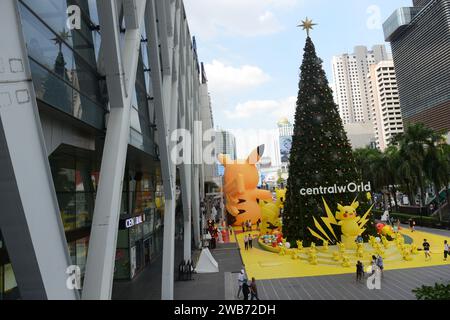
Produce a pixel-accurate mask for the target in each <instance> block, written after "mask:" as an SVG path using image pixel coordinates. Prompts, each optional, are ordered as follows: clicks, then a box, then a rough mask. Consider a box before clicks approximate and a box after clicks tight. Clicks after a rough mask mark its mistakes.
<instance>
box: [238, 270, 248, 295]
mask: <svg viewBox="0 0 450 320" xmlns="http://www.w3.org/2000/svg"><path fill="white" fill-rule="evenodd" d="M244 282H247V279H246V278H245V271H244V269H242V270H241V273H239V276H238V285H239V288H238V293H237V298H238V299H239V298H240V294H241V292H242V291H243V285H244Z"/></svg>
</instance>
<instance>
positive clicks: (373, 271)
mask: <svg viewBox="0 0 450 320" xmlns="http://www.w3.org/2000/svg"><path fill="white" fill-rule="evenodd" d="M377 269H378V266H377V257H375V256H372V274H375V271H376V270H377Z"/></svg>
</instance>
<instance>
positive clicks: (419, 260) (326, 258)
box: [236, 229, 450, 280]
mask: <svg viewBox="0 0 450 320" xmlns="http://www.w3.org/2000/svg"><path fill="white" fill-rule="evenodd" d="M236 231H238V229H237V230H236ZM241 231H242V230H241ZM401 232H402V234H404V235H406V236H408V237H410V238H412V240H413V244H415V245H416V246H417V247H418V248H419V249H421V248H422V243H423V240H424V239H427V240H428V242H429V243H430V245H431V253H432V258H431V260H426V259H425V255H424V253H423V251H419V252H418V254H417V255H411V257H412V261H404V260H403V257H402V254H401V252H400V251H399V250H398V247H397V246H396V244H395V242H391V244H390V246H389V248H388V249H385V258H384V266H385V270H395V269H410V268H422V267H429V266H439V265H445V264H448V263H450V261H449V262H444V257H443V256H444V254H443V252H444V240H449V241H450V238H445V237H443V236H439V235H435V234H430V233H425V232H419V231H416V232H411V231H409V230H402V231H401ZM246 234H249V232H246V233H238V234H237V235H236V236H237V241H238V244H239V247H240V250H241V255H242V259H243V261H244V264H245V268H246V270H247V274H248V276H249V277H255V278H256V279H258V280H268V279H283V278H301V277H311V276H324V275H337V274H348V273H355V272H356V267H355V264H356V261H357V260H361V261H362V262H363V264H364V266H365V267H368V266H370V262H371V257H372V255H373V254H375V250H374V249H373V248H372V246H371V245H369V244H365V245H364V251H365V253H364V257H363V258H358V257H357V256H356V250H347V251H346V253H345V256H347V257H348V258H349V260H350V267H348V268H345V267H343V266H342V265H341V264H342V260H341V261H334V260H333V259H332V257H333V252H336V255H337V252H338V251H339V249H338V247H337V246H329V250H328V252H323V248H322V247H317V262H318V264H317V265H312V264H310V263H309V261H308V254H307V251H308V248H305V249H304V251H303V253H300V254H299V259H296V260H294V259H293V258H292V256H291V253H292V251H293V250H292V251H290V252H288V254H287V255H285V256H280V255H279V254H276V253H272V252H269V251H265V250H263V249H261V248H260V246H259V245H258V243H257V241H256V240H255V241H254V244H253V249H251V250H248V251H246V250H245V249H244V240H243V239H244V236H245V235H246ZM251 234H252V235H253V236H254V237H257V236H258V232H257V231H252V232H251Z"/></svg>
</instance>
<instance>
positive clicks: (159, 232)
mask: <svg viewBox="0 0 450 320" xmlns="http://www.w3.org/2000/svg"><path fill="white" fill-rule="evenodd" d="M0 26H1V28H0V35H1V39H2V47H1V48H0V120H1V121H0V300H1V299H110V298H111V295H112V291H113V284H114V283H116V282H118V281H133V279H134V278H135V277H136V276H138V275H139V273H141V272H142V271H143V270H146V268H149V267H151V266H152V264H154V263H161V268H160V269H161V270H162V271H161V275H160V277H159V278H158V279H159V280H157V281H159V282H158V283H155V284H153V286H159V287H161V293H160V298H162V299H173V281H174V269H175V268H176V265H177V263H179V262H180V261H177V260H176V258H175V251H176V246H175V236H176V235H180V234H182V235H183V237H184V240H182V242H181V244H182V245H181V251H182V254H181V256H182V257H183V258H184V259H186V260H190V259H191V252H192V250H193V249H194V248H195V247H199V246H200V236H201V235H200V230H201V226H200V220H201V219H200V216H199V212H200V203H201V200H202V199H203V197H204V196H205V194H206V193H207V192H209V191H211V190H208V189H210V188H213V187H214V183H213V178H214V177H213V173H212V171H211V168H210V167H209V166H207V165H204V164H202V163H195V162H193V163H189V162H186V163H182V164H178V165H177V164H176V163H175V162H174V161H172V158H171V157H172V153H171V151H172V150H173V148H174V146H175V145H176V143H177V139H178V140H179V138H178V137H177V136H175V138H174V136H173V135H172V133H173V132H174V131H175V130H176V129H177V128H178V129H179V128H182V129H186V130H187V131H188V132H193V131H194V130H193V129H194V126H195V125H196V121H200V120H203V121H202V124H203V128H202V129H203V130H205V129H210V128H213V121H212V112H211V106H210V100H209V96H208V89H207V80H206V75H205V72H204V70H203V68H202V67H201V64H200V63H199V60H198V56H197V46H196V43H195V39H194V40H193V38H192V37H191V35H190V32H189V27H188V24H187V18H186V14H185V10H184V6H183V2H182V1H181V0H98V1H95V0H2V1H0ZM204 119H207V120H208V121H206V123H205V120H204ZM204 143H205V142H203V141H202V137H201V135H199V134H197V135H193V138H192V141H190V145H189V147H191V148H192V151H193V152H192V155H191V157H192V158H193V157H194V156H195V154H196V153H197V154H198V153H199V152H202V149H203V148H202V147H203V145H204ZM207 172H209V173H207ZM205 186H206V187H205ZM78 275H79V276H80V280H81V283H78V282H77V276H78ZM155 281H156V280H155Z"/></svg>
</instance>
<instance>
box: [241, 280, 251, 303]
mask: <svg viewBox="0 0 450 320" xmlns="http://www.w3.org/2000/svg"><path fill="white" fill-rule="evenodd" d="M242 293H243V294H244V300H245V301H247V300H248V295H249V294H250V286H249V285H248V281H247V279H245V281H244V283H243V284H242Z"/></svg>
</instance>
